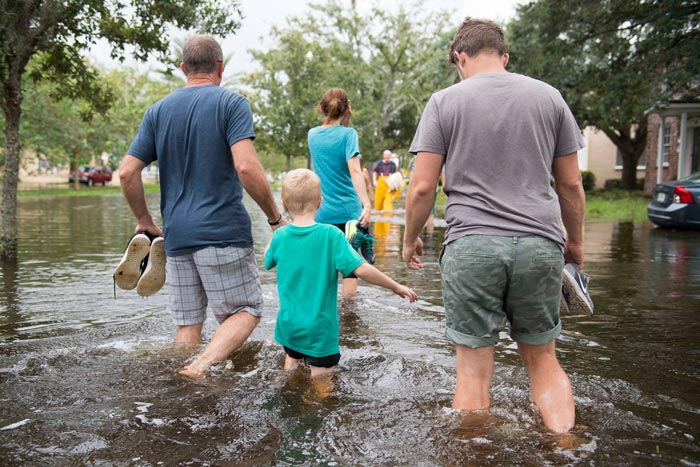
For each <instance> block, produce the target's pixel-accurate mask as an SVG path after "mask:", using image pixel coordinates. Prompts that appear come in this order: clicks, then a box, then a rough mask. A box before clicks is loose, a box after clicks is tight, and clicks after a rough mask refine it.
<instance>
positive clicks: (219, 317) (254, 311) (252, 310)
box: [214, 305, 263, 324]
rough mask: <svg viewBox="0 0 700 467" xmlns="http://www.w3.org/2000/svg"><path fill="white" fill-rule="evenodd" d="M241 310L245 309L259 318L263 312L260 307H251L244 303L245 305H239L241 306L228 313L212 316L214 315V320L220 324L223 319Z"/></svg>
mask: <svg viewBox="0 0 700 467" xmlns="http://www.w3.org/2000/svg"><path fill="white" fill-rule="evenodd" d="M241 311H245V312H246V313H248V314H249V315H251V316H254V317H256V318H261V317H262V314H263V312H262V310H261V309H258V308H253V307H251V306H248V305H246V306H241V307H238V308H236V309H235V310H233V311H232V312H231V313H230V314H228V315H214V316H215V317H216V320H217V321H218V322H219V324H221V323H223V322H224V321H226V320H227V319H229V318H230V317H231V316H233V315H235V314H237V313H239V312H241Z"/></svg>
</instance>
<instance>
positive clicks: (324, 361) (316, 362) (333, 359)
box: [282, 345, 340, 368]
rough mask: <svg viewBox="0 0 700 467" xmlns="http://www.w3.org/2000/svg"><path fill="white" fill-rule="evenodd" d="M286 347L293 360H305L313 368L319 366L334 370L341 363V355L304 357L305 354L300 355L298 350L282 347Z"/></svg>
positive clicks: (285, 349)
mask: <svg viewBox="0 0 700 467" xmlns="http://www.w3.org/2000/svg"><path fill="white" fill-rule="evenodd" d="M282 347H284V351H285V352H286V353H287V355H289V356H290V357H292V358H295V359H297V360H304V362H306V363H307V364H309V365H311V366H318V367H321V368H333V367H334V366H336V365H337V364H338V362H339V361H340V354H339V353H337V354H333V355H327V356H325V357H309V356H308V355H304V354H303V353H299V352H297V351H296V350H292V349H290V348H289V347H286V346H284V345H283V346H282Z"/></svg>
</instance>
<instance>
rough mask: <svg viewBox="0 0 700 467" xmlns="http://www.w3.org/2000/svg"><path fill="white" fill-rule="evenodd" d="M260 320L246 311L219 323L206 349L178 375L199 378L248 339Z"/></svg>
mask: <svg viewBox="0 0 700 467" xmlns="http://www.w3.org/2000/svg"><path fill="white" fill-rule="evenodd" d="M259 322H260V318H258V317H255V316H253V315H251V314H250V313H248V312H246V311H239V312H238V313H236V314H235V315H233V316H230V317H229V318H228V319H227V320H226V321H224V322H223V323H221V325H220V326H219V328H218V329H217V330H216V332H215V333H214V337H212V339H211V342H209V345H207V348H206V349H204V351H203V352H202V353H201V354H199V355H198V356H197V358H195V360H194V361H193V362H192V363H190V364H189V365H187V366H186V367H185V368H184V369H182V370H180V374H181V375H184V376H188V377H190V378H201V377H203V376H204V374H205V372H206V371H207V369H208V368H209V367H210V366H211V365H212V364H213V363H216V362H220V361H222V360H223V359H225V358H226V357H228V356H229V355H230V354H231V352H233V351H234V350H236V349H238V348H239V347H240V346H241V345H243V343H244V342H245V341H246V339H248V337H249V336H250V334H251V333H252V332H253V330H254V329H255V327H256V326H257V325H258V323H259Z"/></svg>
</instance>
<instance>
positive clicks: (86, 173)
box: [68, 166, 112, 186]
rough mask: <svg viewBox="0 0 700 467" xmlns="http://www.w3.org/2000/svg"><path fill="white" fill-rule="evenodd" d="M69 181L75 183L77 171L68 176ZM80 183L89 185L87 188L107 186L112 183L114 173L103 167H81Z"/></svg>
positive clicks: (79, 168) (79, 170)
mask: <svg viewBox="0 0 700 467" xmlns="http://www.w3.org/2000/svg"><path fill="white" fill-rule="evenodd" d="M68 181H69V182H74V181H75V171H73V172H71V173H70V175H68ZM78 181H79V182H80V183H85V184H87V186H93V185H95V184H102V185H107V184H108V183H109V182H111V181H112V171H111V170H109V169H103V168H102V167H86V166H80V167H78Z"/></svg>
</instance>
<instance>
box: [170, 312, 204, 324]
mask: <svg viewBox="0 0 700 467" xmlns="http://www.w3.org/2000/svg"><path fill="white" fill-rule="evenodd" d="M171 314H172V312H171ZM205 320H206V318H205ZM205 320H201V321H200V320H198V319H177V318H175V317H174V316H173V322H174V323H175V326H194V325H195V324H201V323H203V322H204V321H205Z"/></svg>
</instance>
